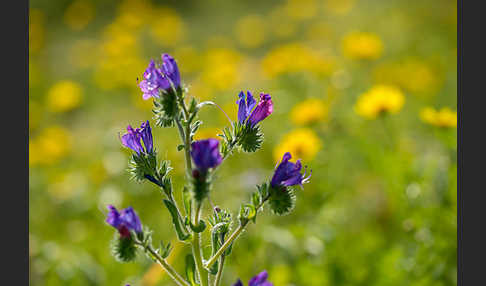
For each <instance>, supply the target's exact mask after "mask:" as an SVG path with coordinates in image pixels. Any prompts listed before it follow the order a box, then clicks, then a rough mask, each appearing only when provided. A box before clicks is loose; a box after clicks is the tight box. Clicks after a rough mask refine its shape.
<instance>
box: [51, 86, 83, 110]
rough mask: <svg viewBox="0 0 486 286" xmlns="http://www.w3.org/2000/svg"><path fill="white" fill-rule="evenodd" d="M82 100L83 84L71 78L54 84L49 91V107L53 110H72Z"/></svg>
mask: <svg viewBox="0 0 486 286" xmlns="http://www.w3.org/2000/svg"><path fill="white" fill-rule="evenodd" d="M81 101H82V90H81V86H80V85H79V84H78V83H76V82H73V81H70V80H64V81H60V82H58V83H56V84H54V85H53V86H52V87H51V88H50V89H49V91H48V92H47V108H48V110H49V111H51V112H66V111H70V110H72V109H74V108H76V107H78V106H79V105H80V104H81Z"/></svg>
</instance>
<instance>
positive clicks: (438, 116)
mask: <svg viewBox="0 0 486 286" xmlns="http://www.w3.org/2000/svg"><path fill="white" fill-rule="evenodd" d="M420 119H422V121H424V122H425V123H428V124H430V125H433V126H437V127H444V128H454V127H457V112H456V111H452V110H451V109H450V108H448V107H443V108H442V109H440V110H435V109H433V108H432V107H426V108H424V109H423V110H422V111H421V112H420Z"/></svg>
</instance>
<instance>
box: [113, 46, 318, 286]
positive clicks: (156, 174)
mask: <svg viewBox="0 0 486 286" xmlns="http://www.w3.org/2000/svg"><path fill="white" fill-rule="evenodd" d="M139 86H140V89H141V90H142V92H143V98H144V99H149V98H154V105H155V109H154V114H155V119H156V123H157V126H160V127H170V126H173V125H177V127H178V131H179V135H180V137H181V140H182V144H181V145H179V146H178V147H177V149H178V150H179V151H184V155H185V159H186V174H187V183H186V185H185V186H184V188H183V189H184V191H183V192H182V197H183V204H184V208H183V209H182V208H179V207H178V205H177V202H176V201H175V200H174V196H173V188H172V181H171V177H170V176H169V171H170V170H171V167H170V164H169V162H168V161H163V162H162V163H161V164H160V165H158V162H157V153H156V151H155V148H154V139H153V136H152V129H151V127H150V123H149V121H148V120H147V121H144V122H142V124H141V125H140V127H139V128H133V127H132V126H130V125H128V127H127V133H125V134H124V135H123V136H121V138H120V140H121V143H122V145H123V146H125V147H127V148H129V149H131V150H132V151H133V154H132V158H131V162H130V164H131V168H130V171H131V173H132V175H133V176H134V178H136V179H137V180H139V181H144V180H148V181H149V182H152V183H154V184H155V185H157V186H158V187H160V188H161V189H162V190H163V192H162V194H164V195H165V198H164V199H163V203H164V205H165V206H166V207H167V210H168V211H169V214H170V216H171V217H172V224H173V226H174V229H175V232H176V234H177V237H178V239H179V240H180V241H182V242H185V243H190V244H191V245H192V255H189V256H187V257H186V276H187V277H186V278H187V280H185V279H184V278H182V276H180V275H179V274H178V273H177V271H176V270H175V269H173V268H172V267H171V266H170V265H169V264H168V262H167V261H166V260H165V259H166V258H167V257H168V256H169V253H170V251H171V249H172V248H171V245H170V243H168V244H166V245H164V244H163V243H162V242H161V244H160V247H159V248H158V249H154V248H153V246H152V238H151V237H152V236H151V231H150V230H149V229H148V228H145V230H142V224H141V222H140V219H139V217H138V216H137V214H136V213H135V211H134V210H133V209H132V208H131V207H128V208H126V209H123V210H122V211H121V212H119V211H118V210H117V209H116V208H115V207H114V206H112V205H109V206H108V210H109V212H108V214H107V219H106V222H107V223H108V224H109V225H111V226H113V227H114V228H115V229H116V230H117V234H116V236H115V238H114V241H113V244H112V250H113V254H114V256H115V257H116V258H117V259H118V260H119V261H123V262H127V261H132V260H133V259H134V258H135V255H136V251H137V249H141V250H143V251H144V252H145V253H146V254H147V256H148V257H150V258H152V259H154V260H155V261H157V262H158V263H159V265H160V266H161V267H163V268H164V270H166V271H167V273H168V275H169V276H170V277H171V278H172V279H173V280H174V281H175V282H176V283H177V285H184V286H189V285H195V284H198V285H201V286H208V285H209V281H210V279H209V275H216V276H215V283H214V285H216V286H219V283H220V278H221V273H222V268H223V266H224V259H225V257H227V256H228V255H229V254H230V253H231V248H232V247H233V245H234V241H235V240H236V239H237V238H238V236H239V234H240V233H241V232H242V231H243V229H244V228H245V227H246V226H247V225H248V223H249V222H250V221H253V222H254V223H256V216H257V214H258V212H259V211H260V210H261V209H262V208H263V206H264V205H265V203H266V202H268V204H269V205H270V208H271V210H272V211H273V213H275V214H278V215H283V214H288V213H289V212H290V211H291V210H292V208H293V206H294V205H295V195H294V193H293V190H292V187H293V186H301V187H302V185H303V184H304V183H307V182H308V181H309V178H310V175H309V176H306V174H307V173H306V171H304V172H303V173H302V163H301V161H300V160H297V161H296V162H295V163H293V162H290V159H291V158H292V155H291V154H290V153H289V152H286V153H285V154H284V156H283V158H282V161H281V162H280V163H279V164H278V166H277V167H276V169H275V170H274V174H273V177H272V178H271V180H269V181H267V182H264V183H263V184H261V185H258V186H257V190H258V191H257V192H254V193H253V194H252V196H251V202H250V203H243V204H242V205H241V208H240V213H239V215H238V220H239V226H238V228H237V229H236V230H234V232H233V234H231V235H228V236H227V234H229V232H230V231H231V225H232V215H231V212H230V211H228V210H225V209H221V208H220V207H215V208H214V213H213V217H212V218H209V220H207V221H209V223H210V228H211V242H212V243H211V246H212V252H211V255H212V257H211V258H209V259H204V257H203V252H202V251H201V245H200V243H201V235H200V233H202V232H203V231H204V230H206V229H207V226H206V223H205V220H204V219H201V217H202V209H203V208H202V205H203V203H204V202H205V199H206V198H207V197H208V194H209V192H210V191H211V185H212V181H213V179H214V176H213V174H214V172H215V170H216V168H217V167H218V166H220V165H221V164H222V162H223V161H224V159H225V158H226V157H227V156H228V155H230V154H231V153H232V151H233V149H234V148H236V147H240V149H239V150H243V151H245V152H254V151H256V150H257V149H259V148H260V146H261V144H262V142H263V134H262V133H261V126H260V125H259V123H260V122H261V121H262V120H264V119H265V118H267V117H268V116H269V115H270V114H272V112H273V102H272V98H271V96H270V95H269V94H266V93H261V94H260V100H259V102H258V103H257V101H256V100H255V99H254V97H253V95H252V94H251V92H249V91H248V92H247V93H246V94H245V93H243V92H240V93H239V95H238V97H239V98H238V100H237V102H236V104H237V105H238V121H237V122H236V123H233V122H232V124H231V127H226V128H225V129H224V134H222V135H221V137H222V138H223V140H222V141H221V144H220V141H218V140H217V139H215V138H208V139H202V140H197V141H195V140H194V137H195V135H196V132H197V130H198V128H199V126H200V125H201V124H202V122H201V121H200V120H197V113H198V111H199V110H200V109H201V108H202V107H203V106H211V105H216V104H215V103H213V102H208V101H206V102H201V103H198V102H197V100H196V99H194V98H192V100H191V101H190V103H189V104H188V105H186V102H185V98H184V94H183V93H184V90H183V89H182V88H181V78H180V74H179V68H178V66H177V64H176V62H175V60H174V59H173V58H172V57H171V56H169V55H168V54H163V55H162V64H161V65H159V66H157V65H156V63H155V62H154V61H151V62H150V64H149V66H148V68H147V69H146V71H145V73H144V75H143V80H142V81H141V82H140V83H139ZM174 123H175V124H174ZM230 128H232V129H230ZM181 210H183V211H181ZM132 233H135V235H132ZM267 277H268V274H267V272H266V271H263V272H261V273H259V274H258V275H256V276H255V277H253V278H252V279H251V280H250V281H249V283H248V285H249V286H273V284H272V283H270V282H268V281H267ZM196 281H198V282H196ZM235 285H243V284H242V282H241V281H240V280H238V282H237V283H236V284H235Z"/></svg>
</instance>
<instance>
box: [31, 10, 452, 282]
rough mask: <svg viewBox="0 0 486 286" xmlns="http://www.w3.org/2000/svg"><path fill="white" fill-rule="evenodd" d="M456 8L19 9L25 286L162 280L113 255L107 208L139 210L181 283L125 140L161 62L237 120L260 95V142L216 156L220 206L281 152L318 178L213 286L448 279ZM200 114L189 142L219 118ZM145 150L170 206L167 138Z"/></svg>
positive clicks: (173, 137)
mask: <svg viewBox="0 0 486 286" xmlns="http://www.w3.org/2000/svg"><path fill="white" fill-rule="evenodd" d="M456 14H457V10H456V2H455V1H448V0H428V1H406V0H388V1H378V0H367V1H365V0H361V1H360V0H300V1H298V0H283V1H276V0H270V1H256V0H245V1H243V0H241V1H225V0H207V1H175V0H173V1H148V0H140V1H137V0H119V1H115V0H103V1H95V0H75V1H67V0H31V1H30V16H29V18H30V23H29V26H30V31H29V46H30V49H29V134H30V138H29V166H30V171H29V172H30V178H29V184H30V198H29V203H30V216H29V221H30V223H29V232H30V235H29V242H30V250H29V251H30V280H31V285H50V286H51V285H52V286H54V285H73V286H76V285H83V286H86V285H125V283H130V284H131V285H132V286H134V285H173V282H172V281H171V280H170V279H169V277H167V275H166V274H165V273H164V272H163V271H162V270H161V269H160V268H159V267H158V266H157V265H154V264H153V263H151V261H149V260H148V259H147V258H146V257H145V256H143V255H140V256H139V258H138V259H137V261H136V262H133V263H128V264H122V263H119V262H117V261H115V259H114V258H113V257H112V256H111V255H110V249H109V244H110V240H111V238H112V237H113V233H114V230H113V228H111V227H110V226H108V225H107V224H106V223H105V221H104V220H105V213H106V212H107V211H106V205H107V204H114V205H115V206H117V207H119V208H121V207H127V206H129V205H131V206H133V207H134V208H135V209H136V210H137V212H138V214H139V215H140V217H141V220H142V222H143V223H144V224H146V225H149V226H150V227H151V228H152V229H153V230H154V238H155V239H156V240H155V241H157V239H163V240H164V241H172V242H173V244H174V245H175V249H174V251H173V252H172V254H171V256H170V257H169V261H171V263H173V264H174V266H175V268H176V269H177V270H179V271H180V272H183V257H184V255H185V254H186V253H188V252H189V246H187V245H184V244H182V243H180V242H178V241H177V238H176V236H175V233H174V232H173V229H172V227H170V217H169V214H168V212H167V210H166V209H165V208H164V207H163V205H162V201H161V196H160V193H159V191H158V190H157V189H155V188H154V187H153V186H152V185H150V184H148V183H142V184H139V183H136V182H134V181H131V180H129V177H130V175H129V174H128V172H127V171H126V169H127V167H128V160H129V154H130V152H129V151H128V150H126V149H125V148H123V147H122V145H121V144H120V141H119V134H120V133H123V132H124V131H125V128H126V126H127V125H128V124H133V125H139V124H140V122H142V121H143V120H147V119H150V120H151V122H153V120H152V111H151V109H152V101H151V100H148V101H144V100H143V99H142V93H141V91H140V89H139V87H138V85H137V78H140V77H141V76H142V74H143V72H144V70H145V68H146V67H147V65H148V62H149V60H150V59H151V58H153V59H159V57H160V55H161V54H162V53H163V52H167V53H170V54H171V55H173V56H174V57H175V59H176V60H177V62H178V65H179V68H180V69H181V76H182V80H183V82H184V83H185V84H186V85H188V87H189V93H190V94H192V95H194V96H196V97H197V98H198V99H200V100H212V101H214V102H216V103H217V104H218V105H220V106H221V107H222V108H223V109H224V110H225V111H226V112H227V113H228V114H229V116H230V117H231V118H232V119H236V111H237V106H236V104H235V101H236V99H237V95H238V93H239V91H240V90H244V91H246V90H250V91H251V92H253V93H254V94H257V95H258V94H259V93H260V92H262V91H265V92H267V93H270V94H271V96H272V99H273V102H274V113H273V114H272V115H271V116H270V117H269V118H268V119H267V120H265V121H264V122H263V123H262V127H263V131H264V133H265V141H264V143H263V147H262V149H261V150H260V151H259V152H257V153H252V154H241V153H240V154H238V153H237V154H236V155H234V156H232V157H230V158H229V159H228V160H227V161H225V163H224V165H223V166H222V167H221V170H220V172H219V177H218V179H217V181H216V183H215V185H214V188H213V191H212V193H211V200H212V201H213V202H214V203H215V204H217V205H220V206H224V207H225V208H229V209H231V210H233V211H234V213H236V211H237V210H238V207H239V204H240V203H241V202H242V201H243V200H249V194H250V193H251V192H252V191H254V186H255V184H258V183H260V182H262V181H263V180H267V179H269V178H270V176H271V175H272V170H273V168H274V166H275V163H276V162H277V160H278V159H279V158H281V156H282V154H283V153H284V152H285V151H290V152H291V153H292V154H294V155H295V156H296V157H299V158H302V159H303V162H304V164H307V165H308V166H309V167H310V168H311V169H312V170H313V175H312V180H311V183H310V184H307V185H305V189H304V190H303V191H298V192H297V204H296V208H295V210H294V212H293V213H291V214H290V215H288V216H282V217H278V216H275V215H272V214H271V213H270V212H269V211H268V210H267V209H265V211H264V212H263V215H261V216H259V218H258V221H257V224H251V225H250V226H249V227H248V230H247V231H246V232H245V233H244V234H243V236H242V237H241V238H240V239H239V240H238V242H237V244H236V245H235V248H234V250H233V252H232V254H231V256H230V258H229V259H228V260H227V261H228V262H227V263H226V268H225V271H224V274H223V283H222V285H231V283H233V282H235V281H236V278H237V277H241V278H242V280H243V281H248V279H249V278H250V277H252V276H253V275H255V274H256V273H258V272H260V271H261V270H263V269H266V270H268V272H269V277H270V279H269V280H270V281H272V282H273V283H274V285H275V286H286V285H296V286H304V285H305V286H312V285H316V286H321V285H323V286H325V285H340V286H341V285H367V286H369V285H375V286H382V285H383V286H384V285H394V286H397V285H410V286H426V285H430V286H436V285H437V286H438V285H457V279H456V270H457V263H456V259H457V255H456V250H457V244H456V230H457V224H456V221H457V217H456V215H457V208H456V205H457V204H456V194H457V184H456V183H457V163H456V154H457V143H456V142H457V136H456V131H457V129H456V126H457V119H456V118H457V117H456V101H457V100H456V96H457V92H456V86H457V81H456V79H457V61H456V52H457V50H456V43H457V37H456V35H457V30H456V24H457V20H456ZM200 117H201V119H202V120H203V121H204V125H203V128H202V129H201V130H200V131H199V133H198V135H197V137H198V138H208V137H215V136H216V134H218V132H220V130H221V128H223V127H225V126H227V125H228V121H227V119H226V117H225V116H224V114H223V113H222V112H221V111H219V110H218V109H216V108H211V107H208V108H205V109H203V110H202V111H201V112H200ZM154 139H155V145H156V147H157V149H158V150H159V156H160V157H161V158H167V159H170V160H171V161H172V165H173V166H174V168H175V169H174V171H173V173H172V174H173V176H174V177H173V179H174V185H175V191H176V193H175V196H176V199H177V200H179V201H180V196H181V193H180V190H181V188H182V184H183V176H184V171H183V170H184V159H183V154H182V152H178V151H177V149H176V146H177V145H178V144H179V143H178V137H177V133H176V130H175V129H162V128H154ZM205 207H206V214H207V213H208V211H209V210H210V206H209V205H208V204H206V205H205ZM205 251H207V252H209V251H210V248H209V245H207V247H206V248H205ZM207 257H208V255H206V258H207Z"/></svg>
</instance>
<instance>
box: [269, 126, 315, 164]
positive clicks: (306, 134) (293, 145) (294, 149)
mask: <svg viewBox="0 0 486 286" xmlns="http://www.w3.org/2000/svg"><path fill="white" fill-rule="evenodd" d="M321 146H322V142H321V140H320V139H319V137H318V136H317V134H316V133H315V132H314V131H313V130H312V129H310V128H299V129H295V130H293V131H291V132H289V133H287V134H286V135H285V136H284V137H283V139H282V141H281V142H280V144H278V145H277V146H276V147H275V149H274V151H273V158H274V159H275V160H276V161H278V160H281V159H282V156H283V155H284V154H285V152H290V154H292V157H294V158H296V159H302V160H304V161H311V160H312V159H314V157H315V156H316V154H317V152H318V151H319V150H320V149H321Z"/></svg>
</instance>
